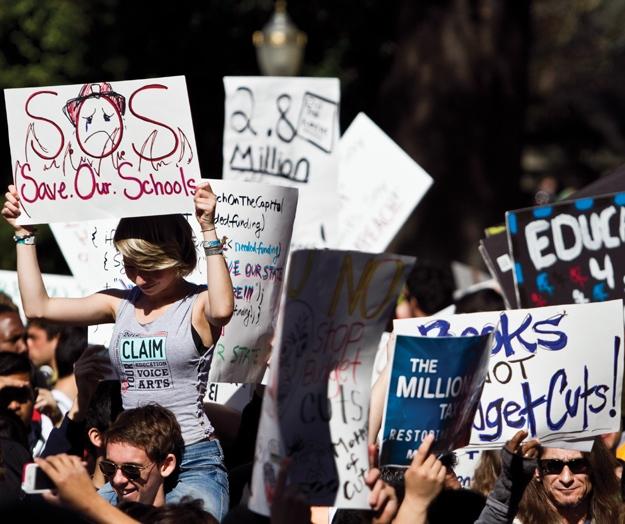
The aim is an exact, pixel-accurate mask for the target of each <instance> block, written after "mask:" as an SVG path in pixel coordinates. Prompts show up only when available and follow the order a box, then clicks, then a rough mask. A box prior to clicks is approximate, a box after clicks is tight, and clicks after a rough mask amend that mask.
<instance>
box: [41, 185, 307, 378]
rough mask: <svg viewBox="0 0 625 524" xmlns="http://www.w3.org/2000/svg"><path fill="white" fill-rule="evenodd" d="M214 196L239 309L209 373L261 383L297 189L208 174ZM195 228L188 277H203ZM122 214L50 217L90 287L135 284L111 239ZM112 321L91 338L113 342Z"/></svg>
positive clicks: (201, 279)
mask: <svg viewBox="0 0 625 524" xmlns="http://www.w3.org/2000/svg"><path fill="white" fill-rule="evenodd" d="M210 183H211V187H212V189H213V191H214V192H215V195H216V197H217V212H216V215H215V226H216V228H217V233H218V234H219V236H220V238H224V237H225V239H226V243H225V248H226V252H225V257H226V263H227V264H228V269H229V270H230V277H231V279H232V285H233V291H234V298H235V305H234V315H233V318H232V319H231V321H230V322H229V323H228V325H227V326H225V327H224V329H223V332H222V335H221V337H220V338H219V340H218V341H217V343H216V344H215V351H214V356H213V361H212V364H211V370H210V375H209V379H210V380H211V381H213V382H235V383H258V382H260V381H261V379H262V377H263V374H264V372H265V368H266V364H267V360H268V359H269V355H270V351H271V340H272V338H273V334H274V330H275V327H276V326H275V324H276V317H277V310H278V305H279V300H280V293H281V290H282V285H283V281H284V279H285V274H284V268H285V265H286V260H287V258H288V253H289V249H290V238H291V232H292V227H293V219H294V216H295V209H296V207H297V189H294V188H286V187H280V186H272V185H268V184H252V183H247V182H234V181H224V180H210ZM188 220H189V224H190V225H191V227H192V228H193V231H194V234H195V238H196V247H197V256H198V265H197V268H196V270H195V271H194V272H193V273H192V274H191V275H189V276H188V277H187V278H188V280H190V281H192V282H196V283H198V284H202V283H206V262H205V255H204V251H203V250H202V248H201V245H200V242H201V239H202V233H201V231H200V228H199V225H198V224H197V220H196V219H195V217H192V216H188ZM116 225H117V221H113V220H109V221H97V222H78V223H66V224H52V226H51V227H52V231H53V233H54V235H55V237H56V239H57V242H58V244H59V246H60V247H61V250H62V251H63V255H64V256H65V259H66V260H67V263H68V265H69V267H70V268H71V270H72V273H74V275H75V276H76V279H77V280H78V281H79V282H80V283H81V285H83V286H84V287H85V288H86V289H88V290H89V291H90V292H96V291H99V290H101V289H105V288H120V287H121V288H124V287H129V286H131V285H132V283H131V282H130V281H129V280H128V279H127V277H126V275H125V273H124V264H123V259H122V256H121V254H120V253H119V252H117V250H116V249H115V246H114V245H113V237H114V235H115V227H116ZM110 335H111V330H110V326H94V327H93V329H91V330H90V340H91V341H92V342H95V343H100V344H104V345H108V343H109V340H110Z"/></svg>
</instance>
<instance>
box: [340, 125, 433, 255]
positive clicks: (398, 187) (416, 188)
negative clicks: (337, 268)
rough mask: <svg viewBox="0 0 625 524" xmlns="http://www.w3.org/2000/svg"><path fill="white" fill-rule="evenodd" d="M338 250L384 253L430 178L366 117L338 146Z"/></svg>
mask: <svg viewBox="0 0 625 524" xmlns="http://www.w3.org/2000/svg"><path fill="white" fill-rule="evenodd" d="M340 150H341V159H340V163H339V195H340V199H341V207H340V210H339V238H338V241H337V243H336V245H337V247H338V248H339V249H357V250H359V251H369V252H373V253H381V252H383V251H385V250H386V249H387V248H388V246H389V244H390V243H391V241H392V240H393V238H394V237H395V235H396V234H397V232H398V231H399V229H400V228H401V227H402V225H403V224H404V222H405V221H406V219H407V218H408V216H409V215H410V213H412V211H413V210H414V208H415V207H416V206H417V204H418V203H419V202H420V200H421V199H422V198H423V196H424V195H425V193H426V192H427V191H428V189H429V188H430V186H431V185H432V178H431V177H430V175H428V174H427V173H426V172H425V171H424V170H423V169H422V168H421V166H419V164H417V163H416V162H415V161H414V160H413V159H412V158H410V157H409V156H408V155H407V154H406V153H405V152H404V151H403V150H402V149H401V148H400V147H399V146H398V145H397V144H396V143H395V142H393V141H392V140H391V139H390V138H389V137H388V136H387V135H386V134H385V133H384V132H383V131H382V130H381V129H380V128H379V127H378V126H376V125H375V124H374V123H373V122H372V121H371V120H370V119H369V117H367V115H365V114H364V113H359V114H358V115H357V116H356V118H355V119H354V121H353V122H352V123H351V125H350V126H349V128H348V129H347V131H345V134H344V135H343V136H342V137H341V141H340Z"/></svg>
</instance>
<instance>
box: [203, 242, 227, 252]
mask: <svg viewBox="0 0 625 524" xmlns="http://www.w3.org/2000/svg"><path fill="white" fill-rule="evenodd" d="M202 247H203V248H204V250H207V249H210V248H213V247H219V248H221V247H223V245H222V243H221V240H203V241H202Z"/></svg>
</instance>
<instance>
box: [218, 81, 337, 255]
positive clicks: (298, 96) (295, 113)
mask: <svg viewBox="0 0 625 524" xmlns="http://www.w3.org/2000/svg"><path fill="white" fill-rule="evenodd" d="M224 88H225V92H226V104H225V121H224V142H223V159H224V163H223V178H224V179H225V180H226V179H230V180H246V181H251V182H264V183H270V184H279V185H286V186H290V187H297V188H298V189H299V190H300V202H299V205H298V211H297V219H296V222H295V226H294V233H293V242H294V246H298V247H323V246H325V245H331V241H332V240H333V238H332V235H335V232H336V230H337V226H336V220H337V209H338V204H339V201H338V196H337V193H336V188H337V182H336V181H337V175H338V158H339V157H338V147H337V145H338V140H339V123H338V114H339V100H340V91H339V82H338V80H337V79H336V78H274V77H225V78H224Z"/></svg>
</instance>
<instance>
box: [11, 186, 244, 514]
mask: <svg viewBox="0 0 625 524" xmlns="http://www.w3.org/2000/svg"><path fill="white" fill-rule="evenodd" d="M194 203H195V215H196V219H197V220H198V222H199V224H200V228H201V230H202V235H203V237H204V241H203V247H204V251H205V253H206V275H207V277H206V279H207V280H206V285H202V286H199V285H196V284H193V283H191V282H188V281H187V280H185V278H184V277H185V276H187V275H188V274H189V273H191V271H193V269H194V268H195V265H196V251H195V246H194V243H193V234H192V230H191V227H190V226H189V224H188V222H187V221H186V219H185V218H184V217H182V216H181V215H167V216H155V217H137V218H124V219H122V220H121V221H120V222H119V225H118V227H117V229H116V232H115V236H114V243H115V246H116V248H117V249H118V250H119V252H120V253H121V254H122V256H123V260H124V267H125V270H126V275H127V277H128V278H129V279H130V280H131V281H132V282H133V283H134V284H135V286H134V287H133V288H131V289H128V290H121V289H120V290H106V291H101V292H98V293H94V294H93V295H89V296H87V297H83V298H72V299H70V298H51V297H49V296H48V293H47V292H46V289H45V286H44V284H43V280H42V278H41V271H40V269H39V263H38V261H37V253H36V247H35V238H36V237H35V231H34V229H33V228H32V227H30V226H20V225H17V224H16V219H17V218H18V216H19V215H20V202H19V197H18V194H17V191H16V189H15V186H12V185H11V186H9V190H8V192H7V193H6V201H5V203H4V207H3V209H2V215H3V216H4V218H5V219H6V221H7V222H8V223H9V224H10V225H11V226H12V227H13V228H14V230H15V236H14V240H15V242H16V247H17V273H18V281H19V286H20V293H21V296H22V303H23V307H24V312H25V314H26V316H27V317H28V318H37V319H44V320H46V321H49V322H58V323H65V324H78V325H91V324H103V323H110V322H114V323H115V328H114V332H113V337H112V339H111V343H110V346H109V356H110V359H111V362H112V364H113V365H114V367H115V368H116V369H117V372H118V374H119V377H120V380H121V386H122V387H121V389H122V398H123V404H124V409H129V408H133V407H137V406H140V405H143V404H146V403H148V402H156V403H158V404H161V405H162V406H164V407H166V408H168V409H169V410H171V411H172V412H173V413H174V414H175V415H176V419H177V420H178V423H179V424H180V426H181V428H182V436H183V439H184V444H185V451H184V454H183V458H182V463H181V468H180V469H181V472H180V475H179V478H178V480H177V484H176V485H175V487H173V489H171V490H170V491H169V492H168V494H167V502H175V501H177V500H179V499H180V498H181V497H183V496H191V497H193V498H200V499H202V500H203V501H204V508H205V510H206V511H208V512H210V513H212V514H213V515H214V516H215V517H216V518H217V519H221V518H222V517H223V515H225V513H226V512H227V510H228V481H227V476H226V471H225V468H224V465H223V452H222V450H221V446H220V445H219V441H218V440H216V439H215V438H214V432H213V427H212V425H211V423H210V421H209V420H208V418H207V416H206V414H205V413H204V410H203V408H202V399H203V397H204V393H205V389H206V381H207V378H208V369H209V366H210V361H211V358H212V353H213V347H214V344H215V341H216V340H217V338H218V337H219V334H220V332H221V328H222V327H223V326H224V325H225V324H227V322H228V321H229V320H230V317H231V316H232V313H233V307H234V297H233V293H232V282H231V280H230V274H229V272H228V268H227V266H226V263H225V260H224V258H223V256H222V254H223V248H222V245H221V242H220V241H219V240H218V239H217V233H216V231H215V225H214V215H215V206H216V198H215V195H214V193H213V191H212V189H211V187H210V185H209V184H205V185H202V186H200V187H198V188H197V190H196V192H195V195H194ZM128 463H133V462H132V460H130V458H129V461H128ZM124 464H127V463H124ZM118 466H121V464H120V465H118ZM139 466H145V465H144V464H139ZM125 469H126V470H128V468H125ZM105 473H106V472H105ZM119 475H124V468H121V467H118V468H117V469H116V471H115V472H114V473H112V472H109V480H111V481H113V480H114V479H116V478H117V477H118V476H119ZM132 476H133V477H135V478H134V479H133V480H131V479H126V480H130V482H129V486H130V488H129V489H128V494H129V496H130V495H131V491H132V489H133V486H134V488H139V487H140V485H141V482H142V480H143V478H142V476H139V477H137V476H136V475H132ZM118 480H119V479H118ZM121 480H124V479H121ZM102 494H103V496H105V497H106V498H108V499H109V500H110V499H111V498H113V497H112V494H113V492H112V491H111V490H110V489H109V490H108V491H107V490H106V486H105V489H104V493H102Z"/></svg>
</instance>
